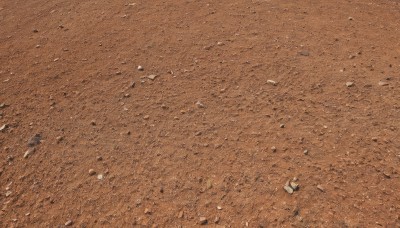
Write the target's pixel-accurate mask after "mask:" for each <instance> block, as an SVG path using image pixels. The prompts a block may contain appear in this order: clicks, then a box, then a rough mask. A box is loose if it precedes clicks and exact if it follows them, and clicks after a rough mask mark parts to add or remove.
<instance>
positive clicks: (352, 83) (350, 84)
mask: <svg viewBox="0 0 400 228" xmlns="http://www.w3.org/2000/svg"><path fill="white" fill-rule="evenodd" d="M346 86H347V87H353V86H354V82H346Z"/></svg>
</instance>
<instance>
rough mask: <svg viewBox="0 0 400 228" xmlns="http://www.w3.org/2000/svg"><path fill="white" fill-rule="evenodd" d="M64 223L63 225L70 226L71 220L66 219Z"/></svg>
mask: <svg viewBox="0 0 400 228" xmlns="http://www.w3.org/2000/svg"><path fill="white" fill-rule="evenodd" d="M64 225H65V226H72V221H71V220H68V221H67V222H66V223H65V224H64Z"/></svg>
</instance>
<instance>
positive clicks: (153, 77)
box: [147, 74, 157, 80]
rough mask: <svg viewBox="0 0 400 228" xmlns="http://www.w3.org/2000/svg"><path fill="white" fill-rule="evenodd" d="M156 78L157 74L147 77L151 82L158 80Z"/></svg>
mask: <svg viewBox="0 0 400 228" xmlns="http://www.w3.org/2000/svg"><path fill="white" fill-rule="evenodd" d="M156 77H157V75H155V74H151V75H149V76H147V78H148V79H150V80H154V79H156Z"/></svg>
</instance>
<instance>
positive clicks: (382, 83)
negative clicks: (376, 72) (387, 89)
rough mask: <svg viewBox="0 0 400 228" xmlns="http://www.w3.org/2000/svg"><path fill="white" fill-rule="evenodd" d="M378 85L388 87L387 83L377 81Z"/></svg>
mask: <svg viewBox="0 0 400 228" xmlns="http://www.w3.org/2000/svg"><path fill="white" fill-rule="evenodd" d="M378 85H380V86H388V85H389V83H388V82H383V81H379V82H378Z"/></svg>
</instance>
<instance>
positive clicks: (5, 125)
mask: <svg viewBox="0 0 400 228" xmlns="http://www.w3.org/2000/svg"><path fill="white" fill-rule="evenodd" d="M7 127H8V125H7V124H3V126H1V127H0V132H3V131H4V130H6V129H7Z"/></svg>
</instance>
